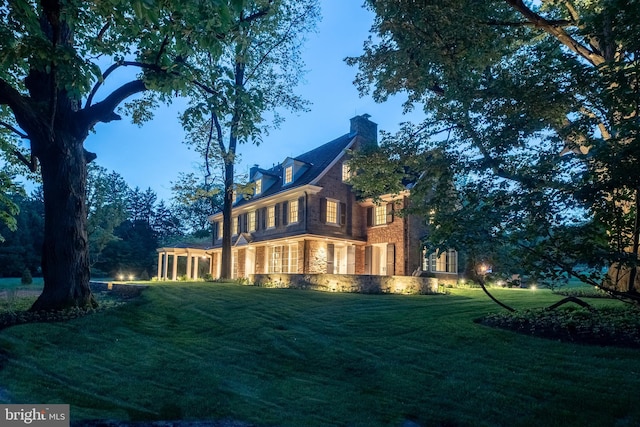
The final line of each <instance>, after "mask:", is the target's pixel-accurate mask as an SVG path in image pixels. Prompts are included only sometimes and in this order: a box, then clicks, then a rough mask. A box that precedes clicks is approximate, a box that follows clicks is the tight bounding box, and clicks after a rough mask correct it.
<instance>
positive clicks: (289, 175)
mask: <svg viewBox="0 0 640 427" xmlns="http://www.w3.org/2000/svg"><path fill="white" fill-rule="evenodd" d="M280 166H281V167H282V185H291V184H293V183H294V182H295V180H296V179H298V178H299V177H300V176H302V175H303V174H304V173H305V172H306V171H307V170H308V169H309V167H310V166H311V165H310V164H309V163H306V162H303V161H300V160H296V159H292V158H291V157H287V158H286V159H285V161H284V162H282V163H281V164H280Z"/></svg>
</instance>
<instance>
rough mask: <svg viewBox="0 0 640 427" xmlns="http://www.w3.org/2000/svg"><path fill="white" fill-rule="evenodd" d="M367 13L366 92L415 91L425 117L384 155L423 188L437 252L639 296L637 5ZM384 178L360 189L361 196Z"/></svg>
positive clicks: (470, 4)
mask: <svg viewBox="0 0 640 427" xmlns="http://www.w3.org/2000/svg"><path fill="white" fill-rule="evenodd" d="M367 5H368V6H369V7H370V8H371V9H372V10H373V11H374V12H375V13H376V20H375V23H374V26H373V29H372V31H373V32H374V33H375V38H374V37H371V38H370V39H369V40H368V41H367V42H366V43H365V46H364V54H363V55H362V56H360V57H358V58H349V59H348V62H349V63H351V64H354V65H358V66H359V74H358V77H357V80H356V83H357V84H358V86H359V88H360V90H361V91H362V92H368V91H372V92H373V95H374V97H375V98H376V99H377V100H379V101H383V100H385V99H386V98H387V97H388V96H389V95H390V94H394V93H397V92H401V91H405V92H406V93H408V102H407V104H406V108H408V109H410V108H412V107H413V106H414V105H417V104H419V105H422V106H423V107H424V110H425V112H426V113H427V119H426V120H425V122H424V123H422V124H421V125H419V126H413V127H407V128H405V129H403V130H402V131H401V132H400V133H399V134H398V135H395V136H389V138H387V140H386V142H383V144H382V146H383V149H391V153H390V155H389V156H387V157H388V158H389V159H390V163H391V165H395V166H394V167H395V170H396V173H395V174H394V175H390V176H395V177H396V184H395V185H396V186H397V185H398V182H400V181H399V180H405V181H412V182H414V183H415V187H414V190H413V195H412V201H413V204H412V209H414V210H416V211H420V212H422V213H423V214H424V215H429V217H430V224H431V232H430V233H429V235H428V236H426V241H427V243H428V245H429V246H430V247H432V248H434V249H443V248H446V247H458V248H459V249H461V250H466V251H468V252H469V253H470V254H471V255H473V256H471V257H470V258H471V259H477V260H481V259H482V258H494V259H498V258H499V259H502V260H503V262H504V260H505V257H504V252H505V249H508V250H509V255H508V258H509V260H510V261H515V262H513V263H511V264H512V265H511V266H510V267H507V266H505V271H508V272H514V273H515V272H522V270H525V271H527V272H528V273H530V274H536V275H539V276H542V277H547V278H549V279H552V280H558V279H559V278H561V277H567V276H575V277H579V278H580V279H581V280H583V281H586V282H588V283H591V284H593V285H598V286H606V287H607V288H609V289H610V290H611V291H612V292H615V293H623V294H624V295H625V296H631V297H634V298H635V296H636V294H637V292H636V290H637V289H638V288H639V287H638V283H637V282H636V278H637V274H636V266H637V261H638V249H639V245H638V241H639V233H640V229H639V224H640V221H638V213H639V209H638V208H637V207H638V204H639V203H640V202H639V197H638V191H639V189H640V174H638V172H637V171H638V167H639V166H640V152H639V150H640V141H638V137H637V136H638V135H637V134H638V125H637V118H638V106H639V105H640V102H639V101H640V91H639V87H638V72H639V71H640V68H639V64H638V59H639V58H638V47H640V46H639V45H640V40H639V39H638V37H637V34H640V19H639V18H640V6H639V5H638V4H636V3H635V2H631V3H629V2H622V1H615V0H614V1H608V0H607V1H575V2H574V1H542V2H537V1H522V0H520V1H518V0H506V1H497V0H495V1H487V2H475V1H471V0H469V1H460V2H453V3H451V2H448V3H444V2H439V1H425V2H421V3H420V5H416V4H415V2H412V1H405V0H369V1H367ZM385 146H386V148H384V147H385ZM398 147H401V148H398ZM434 159H438V160H437V161H435V162H425V160H434ZM356 161H357V159H356ZM403 163H404V164H405V165H408V166H407V167H404V168H400V166H401V165H402V164H403ZM412 165H416V167H413V166H412ZM385 167H387V168H388V167H390V166H389V164H387V166H385ZM371 172H372V171H371V169H369V170H367V171H363V174H362V175H361V176H360V185H361V188H362V189H363V190H366V189H367V188H368V185H369V184H367V179H366V176H367V173H371ZM443 177H446V180H447V182H448V183H449V184H448V185H444V183H443V181H442V178H443ZM356 181H357V179H356ZM370 181H371V180H369V182H370ZM356 184H357V183H356ZM389 189H390V190H393V189H394V187H393V186H391V187H389ZM496 255H501V256H496ZM607 267H612V268H609V275H608V276H604V275H603V271H604V270H605V269H606V268H607ZM518 270H520V271H518Z"/></svg>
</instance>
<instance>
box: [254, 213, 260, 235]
mask: <svg viewBox="0 0 640 427" xmlns="http://www.w3.org/2000/svg"><path fill="white" fill-rule="evenodd" d="M259 218H260V215H258V210H257V209H256V210H255V215H253V229H254V230H258V228H259V222H258V219H259Z"/></svg>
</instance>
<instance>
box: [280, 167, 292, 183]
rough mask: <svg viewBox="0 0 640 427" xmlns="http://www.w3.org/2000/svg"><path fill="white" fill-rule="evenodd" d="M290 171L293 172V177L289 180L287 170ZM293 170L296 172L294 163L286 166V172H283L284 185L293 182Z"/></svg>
mask: <svg viewBox="0 0 640 427" xmlns="http://www.w3.org/2000/svg"><path fill="white" fill-rule="evenodd" d="M289 171H290V172H291V179H290V180H289V181H287V172H289ZM293 172H294V170H293V165H288V166H285V168H284V173H283V174H282V183H283V184H284V185H289V184H292V183H293Z"/></svg>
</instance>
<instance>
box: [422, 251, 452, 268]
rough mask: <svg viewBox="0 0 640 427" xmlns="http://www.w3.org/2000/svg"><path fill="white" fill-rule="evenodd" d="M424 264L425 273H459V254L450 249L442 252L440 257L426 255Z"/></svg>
mask: <svg viewBox="0 0 640 427" xmlns="http://www.w3.org/2000/svg"><path fill="white" fill-rule="evenodd" d="M424 253H425V257H424V260H423V263H422V269H423V270H424V271H431V272H434V273H457V272H458V252H457V251H455V250H454V249H449V250H448V251H446V252H442V253H440V254H439V255H436V254H435V253H431V254H430V255H428V256H427V255H426V251H425V252H424Z"/></svg>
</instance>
